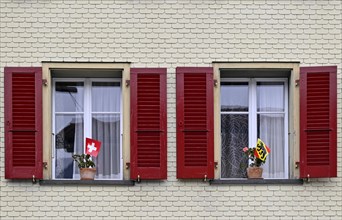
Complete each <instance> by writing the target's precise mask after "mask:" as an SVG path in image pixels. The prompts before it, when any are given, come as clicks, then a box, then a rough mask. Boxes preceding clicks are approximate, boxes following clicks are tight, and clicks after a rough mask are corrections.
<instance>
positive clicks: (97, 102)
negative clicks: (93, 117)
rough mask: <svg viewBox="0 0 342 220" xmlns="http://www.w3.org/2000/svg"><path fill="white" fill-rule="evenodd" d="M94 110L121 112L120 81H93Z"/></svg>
mask: <svg viewBox="0 0 342 220" xmlns="http://www.w3.org/2000/svg"><path fill="white" fill-rule="evenodd" d="M91 92H92V111H93V112H120V83H119V82H93V83H92V91H91Z"/></svg>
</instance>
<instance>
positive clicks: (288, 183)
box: [210, 179, 304, 185]
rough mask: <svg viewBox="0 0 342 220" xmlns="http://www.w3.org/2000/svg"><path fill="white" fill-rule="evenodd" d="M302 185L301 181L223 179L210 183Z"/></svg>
mask: <svg viewBox="0 0 342 220" xmlns="http://www.w3.org/2000/svg"><path fill="white" fill-rule="evenodd" d="M303 183H304V181H303V179H231V180H229V179H224V180H211V181H210V185H303Z"/></svg>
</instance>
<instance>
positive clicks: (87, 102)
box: [83, 79, 92, 152]
mask: <svg viewBox="0 0 342 220" xmlns="http://www.w3.org/2000/svg"><path fill="white" fill-rule="evenodd" d="M91 126H92V125H91V81H90V80H89V79H86V80H85V82H84V128H83V129H84V137H83V139H84V140H83V141H84V142H83V143H85V139H86V138H87V137H91V131H92V129H91ZM83 151H84V152H85V149H83Z"/></svg>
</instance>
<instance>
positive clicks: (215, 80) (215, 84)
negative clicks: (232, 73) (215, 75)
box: [214, 79, 218, 87]
mask: <svg viewBox="0 0 342 220" xmlns="http://www.w3.org/2000/svg"><path fill="white" fill-rule="evenodd" d="M217 84H218V81H217V79H214V86H215V87H217Z"/></svg>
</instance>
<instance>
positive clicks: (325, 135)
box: [300, 66, 337, 178]
mask: <svg viewBox="0 0 342 220" xmlns="http://www.w3.org/2000/svg"><path fill="white" fill-rule="evenodd" d="M336 74H337V67H336V66H330V67H302V68H301V71H300V78H301V79H300V80H301V82H300V104H301V106H300V107H301V109H300V118H301V119H300V123H301V124H300V126H301V128H300V130H301V132H300V147H301V149H300V160H301V162H300V177H301V178H307V177H310V178H325V177H336V176H337V139H336V138H337V124H336V121H337V75H336Z"/></svg>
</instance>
